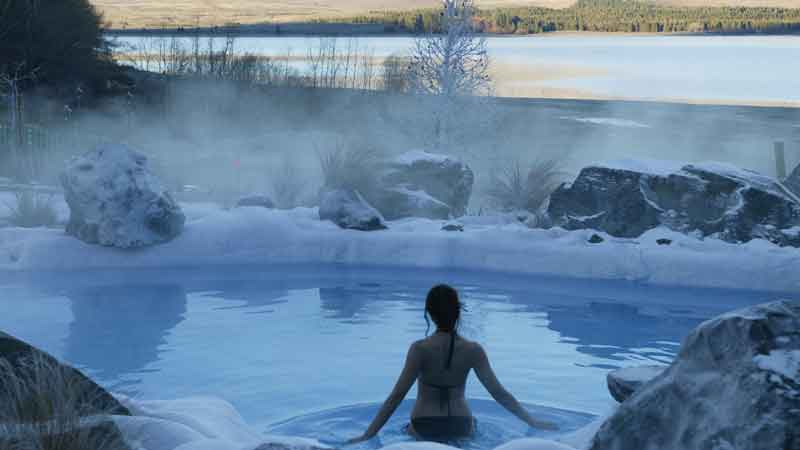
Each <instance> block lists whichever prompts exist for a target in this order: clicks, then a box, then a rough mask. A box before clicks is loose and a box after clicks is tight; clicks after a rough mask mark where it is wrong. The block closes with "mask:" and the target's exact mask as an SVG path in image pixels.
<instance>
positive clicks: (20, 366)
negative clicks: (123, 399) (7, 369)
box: [0, 331, 130, 416]
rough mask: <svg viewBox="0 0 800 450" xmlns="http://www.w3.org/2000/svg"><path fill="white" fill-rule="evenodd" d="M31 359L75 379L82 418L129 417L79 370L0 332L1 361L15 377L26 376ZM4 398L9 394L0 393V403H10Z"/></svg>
mask: <svg viewBox="0 0 800 450" xmlns="http://www.w3.org/2000/svg"><path fill="white" fill-rule="evenodd" d="M32 358H39V359H41V360H44V361H46V362H47V363H49V364H52V365H53V366H55V367H58V368H59V370H61V371H63V373H65V374H67V376H68V377H71V378H72V380H71V381H70V383H71V385H72V386H73V387H74V389H77V390H79V391H80V393H79V394H78V397H79V398H80V399H81V400H80V403H81V405H80V406H81V408H80V412H81V413H82V414H84V415H87V416H92V415H98V414H120V415H127V414H130V412H129V411H128V409H127V408H125V407H124V406H122V404H121V403H120V402H119V401H117V399H116V398H114V397H113V396H112V395H111V394H109V393H108V392H106V390H105V389H103V388H101V387H100V386H99V385H97V384H96V383H95V382H93V381H92V380H90V379H89V378H88V377H87V376H85V375H84V374H83V373H81V372H80V371H79V370H77V369H75V368H72V367H70V366H68V365H66V364H63V363H61V362H59V361H58V360H56V359H55V358H54V357H53V356H51V355H50V354H48V353H47V352H44V351H42V350H39V349H37V348H36V347H34V346H32V345H29V344H28V343H26V342H23V341H21V340H19V339H17V338H15V337H13V336H11V335H9V334H6V333H3V332H2V331H0V359H3V360H5V361H6V362H7V363H8V364H10V366H11V369H12V370H13V371H14V373H15V374H20V373H27V372H26V367H27V366H26V364H27V363H28V362H29V361H30V360H31V359H32ZM5 394H7V392H6V391H5V390H3V389H0V403H6V402H9V401H11V400H9V399H6V398H3V396H4V395H5ZM42 395H43V396H44V395H46V392H43V393H42Z"/></svg>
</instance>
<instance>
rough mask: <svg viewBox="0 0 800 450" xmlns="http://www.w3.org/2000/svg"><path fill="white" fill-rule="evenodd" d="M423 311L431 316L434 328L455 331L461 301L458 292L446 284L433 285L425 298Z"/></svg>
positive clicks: (459, 314)
mask: <svg viewBox="0 0 800 450" xmlns="http://www.w3.org/2000/svg"><path fill="white" fill-rule="evenodd" d="M425 312H426V313H427V314H428V315H429V316H431V319H433V323H435V324H436V328H437V329H439V330H441V331H455V330H456V327H458V319H459V318H461V301H459V299H458V292H457V291H456V290H455V289H453V288H452V287H450V286H448V285H446V284H440V285H438V286H434V287H433V288H431V290H430V291H429V292H428V297H427V299H426V300H425Z"/></svg>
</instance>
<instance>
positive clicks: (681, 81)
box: [118, 34, 800, 102]
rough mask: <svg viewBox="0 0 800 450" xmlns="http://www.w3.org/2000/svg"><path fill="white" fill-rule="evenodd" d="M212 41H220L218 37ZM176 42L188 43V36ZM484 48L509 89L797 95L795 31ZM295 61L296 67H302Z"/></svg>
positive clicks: (677, 96)
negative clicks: (771, 34) (789, 32)
mask: <svg viewBox="0 0 800 450" xmlns="http://www.w3.org/2000/svg"><path fill="white" fill-rule="evenodd" d="M158 39H163V38H155V40H154V38H152V37H123V38H118V43H119V44H120V48H121V49H125V48H128V47H133V48H136V49H137V50H138V51H140V52H148V51H150V52H158V47H159V44H158ZM216 41H217V42H216V43H215V46H216V48H221V47H223V46H224V41H225V38H223V37H220V38H217V39H216ZM340 41H341V42H339V44H338V45H339V47H340V48H342V47H347V46H348V45H350V46H351V47H353V48H354V50H355V51H356V52H364V53H369V54H370V55H374V56H375V57H376V58H385V57H386V56H389V55H392V54H400V55H402V54H407V53H408V52H409V51H410V49H412V48H413V45H414V44H413V39H412V38H409V37H359V38H357V39H356V40H353V41H350V40H348V39H346V38H342V39H340ZM180 42H182V43H183V45H184V47H185V48H191V44H192V42H191V39H189V38H181V39H180ZM319 45H320V44H319V38H313V37H240V38H237V40H236V45H235V50H236V51H239V52H242V53H256V54H261V55H267V56H272V57H283V56H286V55H292V56H293V57H295V58H297V57H299V58H301V59H302V58H303V57H305V56H306V55H308V52H309V51H312V52H313V51H314V49H315V48H317V47H319ZM487 47H488V52H489V56H490V58H491V61H492V64H494V70H495V71H496V72H497V74H498V75H499V76H498V77H496V78H498V83H499V87H505V88H506V90H507V91H508V92H510V93H511V94H513V92H514V90H515V89H518V88H522V87H540V88H562V89H574V90H579V91H584V92H589V93H592V94H594V95H600V96H610V97H614V98H627V99H672V100H692V101H725V102H731V101H734V102H799V101H800V77H797V73H799V72H800V58H797V57H790V56H789V55H797V54H798V52H800V36H752V35H749V36H675V35H661V36H650V35H621V36H609V35H602V34H601V35H594V34H549V35H537V36H525V37H489V38H488V39H487ZM298 64H299V65H297V66H296V67H297V68H298V69H299V70H305V68H306V67H307V66H305V65H303V64H300V63H299V62H298ZM562 71H565V72H563V73H562ZM504 75H507V76H508V80H506V81H503V80H504ZM506 83H507V84H506ZM520 92H522V93H523V94H524V93H525V92H526V91H524V90H522V91H520ZM506 95H510V94H509V93H507V94H506Z"/></svg>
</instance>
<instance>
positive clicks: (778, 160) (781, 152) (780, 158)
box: [773, 141, 786, 180]
mask: <svg viewBox="0 0 800 450" xmlns="http://www.w3.org/2000/svg"><path fill="white" fill-rule="evenodd" d="M773 148H774V151H775V175H776V176H777V177H778V179H779V180H783V179H784V178H786V146H785V145H784V143H783V141H776V142H775V144H774V147H773Z"/></svg>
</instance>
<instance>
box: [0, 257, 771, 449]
mask: <svg viewBox="0 0 800 450" xmlns="http://www.w3.org/2000/svg"><path fill="white" fill-rule="evenodd" d="M440 281H445V282H449V283H453V284H454V285H456V286H457V287H458V288H459V289H460V290H461V292H462V296H463V299H464V302H465V303H466V306H467V312H466V313H465V315H464V318H463V327H462V330H461V332H462V334H463V335H465V336H466V337H468V338H471V339H475V340H478V341H480V342H481V343H482V344H483V345H484V347H485V348H486V349H487V352H488V353H489V356H490V358H491V360H492V363H493V366H494V368H495V370H496V372H497V374H498V376H499V378H500V379H501V381H502V382H503V383H504V384H505V385H506V387H507V388H508V389H509V390H510V391H511V392H513V393H514V394H515V395H516V396H517V397H518V398H519V399H520V400H521V401H523V402H524V403H526V404H527V405H528V406H529V407H530V408H531V409H532V410H533V411H534V412H535V413H536V414H537V415H539V416H541V417H543V418H547V419H551V420H553V421H556V422H557V423H558V424H559V425H560V426H561V428H562V431H569V430H572V429H575V428H578V427H580V426H582V425H584V424H586V423H587V422H589V421H590V420H591V419H592V417H593V415H594V414H601V413H603V412H605V411H607V410H608V409H609V407H610V406H611V405H612V404H613V401H612V400H611V398H610V396H609V395H608V392H607V390H606V386H605V375H606V373H607V371H608V370H609V369H611V368H615V367H622V366H630V365H638V364H667V363H668V362H669V361H670V360H671V358H672V357H673V356H674V355H675V353H676V351H677V349H678V346H679V343H680V340H681V339H682V337H683V336H685V335H686V334H687V333H688V332H689V331H690V330H691V329H692V328H694V327H695V326H696V325H697V324H698V323H700V322H701V321H702V320H705V319H707V318H709V317H711V316H714V315H716V314H719V313H721V312H724V311H726V310H730V309H734V308H738V307H742V306H745V305H750V304H755V303H760V302H765V301H770V300H774V299H775V298H777V297H780V296H779V295H775V294H768V293H760V292H751V291H723V290H704V289H683V288H680V289H679V288H665V287H649V286H643V285H639V284H635V283H629V282H609V281H602V282H599V281H596V282H592V281H585V280H584V281H578V280H568V279H559V278H539V277H530V276H528V277H518V276H505V275H500V274H492V273H482V274H481V273H470V272H433V271H421V270H407V271H404V270H396V269H393V270H383V269H375V268H346V267H331V266H326V267H309V266H288V267H260V268H254V267H250V268H240V267H229V268H205V269H198V270H188V269H185V270H159V271H156V270H152V271H134V270H127V271H107V272H92V273H82V272H77V273H37V274H8V273H0V330H4V331H6V332H8V333H11V334H13V335H16V336H18V337H20V338H22V339H25V340H27V341H29V342H30V343H32V344H34V345H37V346H40V347H42V348H44V349H46V350H48V351H50V352H52V353H53V354H55V355H57V356H58V357H61V358H63V359H65V360H67V361H69V362H70V363H73V364H75V365H77V366H79V367H81V368H83V369H84V370H86V371H87V372H88V373H89V374H90V375H91V376H92V377H94V378H95V379H97V380H98V381H99V382H100V383H101V384H103V385H104V386H107V387H109V388H111V389H113V390H114V391H118V392H122V393H125V394H128V395H132V396H135V397H139V398H144V399H168V398H178V397H185V396H192V395H213V396H218V397H222V398H225V399H226V400H228V401H230V402H232V403H233V404H234V405H235V406H236V407H237V409H238V410H239V411H240V412H241V413H242V415H243V416H244V417H245V419H246V420H247V421H248V422H249V423H250V424H252V425H254V426H256V427H258V429H260V430H263V431H264V432H272V433H280V434H290V435H300V436H308V437H315V438H319V439H322V440H323V441H326V442H334V443H336V442H340V441H342V440H344V439H346V438H349V437H353V436H355V435H357V434H360V433H361V432H362V431H363V430H364V428H366V426H367V424H368V423H369V421H370V419H371V418H372V416H373V414H374V413H375V411H376V410H377V408H378V406H379V404H380V402H381V401H382V400H383V399H384V398H385V397H386V395H387V394H388V393H389V391H390V389H391V387H392V386H393V383H394V381H395V379H396V377H397V375H398V374H399V371H400V369H401V366H402V364H403V361H404V355H405V351H406V349H407V347H408V345H409V344H410V343H411V342H412V341H413V340H415V339H419V338H421V337H422V336H424V335H425V331H426V329H425V328H426V327H425V321H424V320H423V312H422V307H423V298H424V294H425V292H426V290H427V289H428V288H429V287H430V286H431V285H432V284H433V283H436V282H440ZM414 392H415V391H414V390H413V389H412V392H411V394H410V397H413V396H414ZM467 395H468V397H469V399H470V401H471V403H472V406H473V408H474V410H475V413H476V415H477V418H478V420H479V428H478V434H477V436H476V437H475V438H474V439H473V440H471V441H469V442H465V443H462V446H463V447H466V448H474V449H480V448H491V447H494V446H495V445H497V444H499V443H502V442H505V441H507V440H509V439H512V438H516V437H522V436H534V435H539V434H537V433H538V432H536V431H532V430H528V429H526V428H525V427H524V426H523V425H522V424H521V423H519V422H518V421H517V420H516V419H515V418H514V417H513V416H511V415H510V414H508V413H507V412H505V411H503V410H501V409H500V408H499V407H498V406H497V405H496V404H495V403H494V402H492V401H491V400H490V397H489V396H488V394H487V393H486V392H485V391H484V390H483V389H482V387H481V386H480V385H479V383H478V382H477V381H476V380H475V379H474V377H471V379H470V382H469V384H468V388H467ZM409 408H410V403H409V402H407V403H405V404H404V405H403V406H402V407H401V409H400V411H398V413H397V414H396V415H395V417H394V418H393V420H392V421H391V422H390V423H389V424H388V425H387V426H386V428H385V429H384V431H383V432H382V434H381V436H380V441H379V442H371V443H367V444H364V445H363V447H364V448H370V447H373V446H377V445H379V444H386V443H391V442H397V441H402V440H407V439H408V438H407V437H406V436H405V434H403V432H402V429H403V427H404V425H405V424H406V423H407V420H408V410H409Z"/></svg>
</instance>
